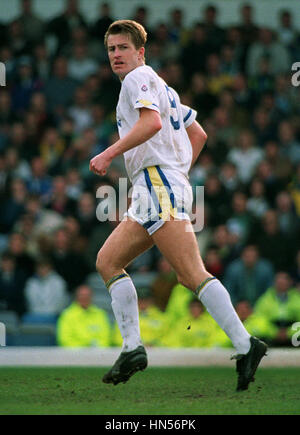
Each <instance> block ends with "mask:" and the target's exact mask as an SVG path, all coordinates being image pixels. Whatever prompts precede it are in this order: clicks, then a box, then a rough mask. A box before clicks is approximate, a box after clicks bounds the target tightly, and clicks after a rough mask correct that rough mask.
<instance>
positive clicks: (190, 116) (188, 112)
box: [181, 104, 197, 128]
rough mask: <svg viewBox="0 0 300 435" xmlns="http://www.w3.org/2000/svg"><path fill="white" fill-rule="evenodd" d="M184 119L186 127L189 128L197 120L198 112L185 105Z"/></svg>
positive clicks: (183, 110) (183, 107)
mask: <svg viewBox="0 0 300 435" xmlns="http://www.w3.org/2000/svg"><path fill="white" fill-rule="evenodd" d="M181 110H182V117H183V122H184V127H185V128H188V127H189V126H190V125H191V124H193V122H194V121H195V119H196V116H197V112H196V110H193V109H191V108H190V107H189V106H186V105H185V104H181Z"/></svg>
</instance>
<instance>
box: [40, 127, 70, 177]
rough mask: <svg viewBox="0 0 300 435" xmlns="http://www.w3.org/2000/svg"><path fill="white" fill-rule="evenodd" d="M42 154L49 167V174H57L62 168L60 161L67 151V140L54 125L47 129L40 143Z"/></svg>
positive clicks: (45, 163)
mask: <svg viewBox="0 0 300 435" xmlns="http://www.w3.org/2000/svg"><path fill="white" fill-rule="evenodd" d="M39 150H40V156H41V158H42V160H43V163H44V165H45V166H46V168H47V172H48V174H49V175H56V174H57V173H58V172H59V169H60V163H61V160H62V156H63V153H64V151H65V142H64V140H63V138H62V137H60V135H59V133H58V131H57V129H56V128H54V127H49V128H47V130H46V131H45V133H44V135H43V138H42V140H41V143H40V145H39Z"/></svg>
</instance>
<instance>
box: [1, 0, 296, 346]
mask: <svg viewBox="0 0 300 435" xmlns="http://www.w3.org/2000/svg"><path fill="white" fill-rule="evenodd" d="M20 10H21V12H20V15H19V16H18V17H17V18H16V19H14V20H13V21H12V22H10V23H6V24H4V23H0V61H1V62H4V63H5V66H6V86H5V87H1V88H0V202H1V214H0V321H4V320H3V319H5V316H4V314H5V313H8V312H10V313H15V315H16V317H17V320H18V322H20V324H30V325H31V324H39V325H40V324H52V325H57V342H58V343H59V344H61V345H65V346H72V345H74V346H76V345H78V346H79V345H82V346H91V345H100V346H110V345H119V344H120V336H119V332H118V331H117V330H116V327H115V326H114V324H113V315H112V311H111V307H110V296H109V294H108V292H107V290H106V288H105V286H104V283H103V282H102V280H101V278H100V277H99V275H98V274H97V273H96V271H95V261H96V255H97V252H98V250H99V249H100V248H101V246H102V245H103V243H104V242H105V240H106V238H107V237H108V236H109V234H110V233H111V231H112V230H113V229H114V228H115V227H116V226H117V225H118V222H119V220H120V219H122V216H118V213H117V218H116V220H115V221H105V222H101V221H99V220H98V219H97V216H96V208H97V205H98V203H99V199H97V191H98V188H99V187H101V186H107V185H108V186H112V187H114V188H115V189H116V191H117V192H118V185H119V184H118V183H119V178H120V177H126V172H125V167H124V163H123V159H122V158H120V159H116V160H115V161H114V162H113V164H112V166H111V167H110V169H109V171H108V174H107V176H106V177H103V178H100V177H98V176H96V175H94V174H93V173H92V172H90V171H89V161H90V159H91V158H92V157H93V156H95V155H96V154H98V153H100V152H101V151H103V150H105V149H106V148H107V147H108V146H109V145H111V144H112V143H114V142H115V141H116V140H117V138H118V135H117V128H116V120H115V107H116V104H117V100H118V94H119V90H120V83H119V81H118V79H117V78H116V77H114V75H113V74H112V72H111V69H110V66H109V63H108V59H107V55H106V52H105V49H104V45H103V37H104V34H105V32H106V30H107V28H108V26H109V25H110V24H111V23H112V22H113V21H114V16H113V13H112V12H111V10H110V6H109V4H108V3H99V14H98V16H96V17H95V20H94V21H93V22H92V23H87V21H86V20H85V17H84V16H83V14H82V13H81V11H80V1H75V0H66V2H65V9H64V11H63V13H61V14H60V15H59V16H56V17H54V18H51V19H50V20H42V19H41V18H39V17H38V16H36V14H35V12H34V10H33V9H32V2H31V0H20ZM148 14H149V11H148V9H147V8H145V7H142V6H141V7H138V8H137V9H136V11H135V14H134V15H133V16H126V17H125V16H124V18H131V19H135V20H136V21H138V22H140V23H141V24H143V25H144V27H145V28H146V30H147V32H148V43H147V46H146V63H147V64H148V65H150V66H151V67H152V68H153V69H154V70H155V71H156V72H157V73H158V74H159V75H160V76H161V77H162V78H163V79H164V80H165V81H166V82H167V83H168V84H169V85H170V86H172V87H174V88H175V89H176V90H177V91H178V93H179V94H180V97H181V100H182V102H183V103H184V104H187V105H189V106H191V107H193V108H194V109H196V110H197V112H198V117H197V120H198V121H199V122H200V124H201V125H202V126H203V128H204V129H205V131H206V132H207V134H208V140H207V144H206V146H205V148H204V150H203V151H202V153H201V154H200V156H199V158H198V161H197V162H196V163H195V165H194V167H193V168H192V170H191V172H190V181H191V184H192V186H193V188H194V189H196V187H197V186H202V185H204V186H205V191H204V192H205V209H204V211H203V210H197V209H195V210H194V212H195V213H197V212H199V213H202V212H204V216H205V225H204V229H203V230H202V231H200V232H197V233H196V237H197V241H198V244H199V248H200V251H201V254H202V256H203V259H204V262H205V264H206V267H207V270H208V271H209V272H210V273H212V274H213V275H214V276H216V277H217V278H219V279H221V280H222V282H223V283H224V285H225V286H226V288H227V289H228V291H229V292H230V294H231V298H232V301H233V303H234V305H235V307H236V309H237V311H238V313H239V315H240V317H241V319H242V320H243V321H245V322H247V325H248V329H249V332H250V330H251V331H252V332H253V334H255V335H258V336H261V337H263V338H265V339H266V340H267V341H269V342H270V343H272V344H274V345H289V344H291V340H290V338H291V334H292V325H293V323H294V322H297V321H300V302H299V300H300V249H299V246H300V244H299V235H300V225H299V222H300V220H299V217H300V109H299V108H300V86H299V87H296V86H292V84H291V65H292V64H293V63H294V62H296V61H300V28H297V27H296V23H294V22H293V16H292V14H291V12H290V11H289V10H286V9H282V10H280V11H279V13H278V25H277V28H276V30H274V29H270V28H267V27H261V26H258V25H257V24H256V22H255V9H254V8H253V7H252V6H251V5H250V4H245V5H243V6H242V7H241V9H240V18H239V24H238V25H232V26H227V27H222V26H220V25H219V24H218V9H217V8H216V7H214V6H211V5H208V6H206V7H205V8H202V9H201V10H200V7H199V16H198V17H195V22H194V24H193V25H192V26H190V27H187V26H185V14H184V7H182V8H180V9H173V10H172V11H171V13H170V16H165V17H162V21H161V23H159V24H157V25H156V26H154V27H151V26H149V24H148ZM128 272H129V273H130V274H131V277H132V279H133V281H134V283H135V285H136V287H137V291H138V294H139V296H140V312H141V329H142V337H143V338H144V340H145V342H146V344H147V345H163V346H179V347H180V346H190V347H192V346H196V347H198V346H217V345H225V346H227V345H228V341H227V339H226V337H225V335H224V334H223V332H222V331H221V330H220V329H218V327H217V326H216V325H214V324H213V320H212V319H210V320H209V319H208V317H207V316H208V314H207V313H205V312H204V310H203V307H202V306H201V304H200V303H199V302H197V301H195V300H194V299H193V297H192V293H190V292H188V291H187V290H186V289H184V288H182V286H180V285H178V284H177V281H176V276H175V274H174V272H173V270H172V268H171V267H170V265H169V264H168V263H167V261H166V260H165V259H164V258H163V257H162V256H161V255H160V253H159V252H158V250H157V249H155V248H152V249H151V250H149V251H147V252H146V253H145V254H143V255H141V256H140V257H138V258H137V259H136V260H134V261H133V263H132V264H131V265H130V266H129V267H128ZM1 313H2V314H1ZM3 313H4V314H3ZM1 315H2V317H1ZM1 319H2V320H1ZM57 319H59V320H58V321H57ZM82 325H85V327H83V326H82ZM79 326H81V327H79Z"/></svg>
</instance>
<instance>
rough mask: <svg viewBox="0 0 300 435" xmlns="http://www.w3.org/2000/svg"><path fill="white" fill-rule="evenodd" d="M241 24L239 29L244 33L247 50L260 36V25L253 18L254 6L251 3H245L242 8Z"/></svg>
mask: <svg viewBox="0 0 300 435" xmlns="http://www.w3.org/2000/svg"><path fill="white" fill-rule="evenodd" d="M240 17H241V20H240V21H241V24H240V25H239V26H238V29H239V31H240V33H241V35H242V38H243V43H244V46H245V50H246V51H247V50H248V48H249V47H250V46H251V44H253V43H254V42H255V41H256V39H257V36H258V30H259V29H258V26H257V25H256V24H255V23H254V20H253V7H252V6H251V5H250V4H244V5H242V7H241V8H240Z"/></svg>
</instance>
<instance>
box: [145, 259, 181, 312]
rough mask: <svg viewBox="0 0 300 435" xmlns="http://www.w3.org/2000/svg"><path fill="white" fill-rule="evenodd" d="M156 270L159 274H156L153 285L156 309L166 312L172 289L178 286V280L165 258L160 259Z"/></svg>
mask: <svg viewBox="0 0 300 435" xmlns="http://www.w3.org/2000/svg"><path fill="white" fill-rule="evenodd" d="M151 269H152V268H151ZM156 269H157V273H155V274H154V277H153V280H152V283H151V289H152V293H153V300H154V304H155V306H156V307H158V308H159V309H160V310H161V311H165V309H166V306H167V304H168V300H169V297H170V294H171V292H172V289H173V287H174V285H176V284H177V278H176V274H175V272H174V270H173V269H172V267H171V265H170V264H169V263H168V262H167V260H166V259H165V257H163V256H161V257H160V258H159V259H158V261H157V264H156Z"/></svg>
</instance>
